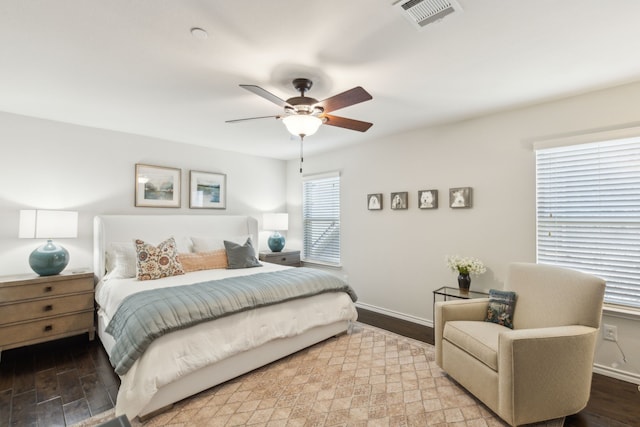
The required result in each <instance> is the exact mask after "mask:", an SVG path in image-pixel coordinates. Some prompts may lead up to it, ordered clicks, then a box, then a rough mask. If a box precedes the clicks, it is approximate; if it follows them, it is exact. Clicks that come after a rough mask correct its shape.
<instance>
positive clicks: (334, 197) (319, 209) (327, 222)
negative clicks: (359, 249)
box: [302, 173, 340, 265]
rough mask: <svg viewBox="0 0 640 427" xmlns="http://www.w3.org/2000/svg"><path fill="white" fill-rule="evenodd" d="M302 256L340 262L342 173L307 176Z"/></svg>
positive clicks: (313, 259)
mask: <svg viewBox="0 0 640 427" xmlns="http://www.w3.org/2000/svg"><path fill="white" fill-rule="evenodd" d="M302 186H303V187H302V188H303V190H302V191H303V197H302V219H303V233H304V235H303V245H304V251H303V259H304V260H305V261H311V262H319V263H323V264H330V265H340V175H339V174H337V173H335V174H328V175H322V176H316V177H313V176H311V177H306V178H304V181H303V184H302Z"/></svg>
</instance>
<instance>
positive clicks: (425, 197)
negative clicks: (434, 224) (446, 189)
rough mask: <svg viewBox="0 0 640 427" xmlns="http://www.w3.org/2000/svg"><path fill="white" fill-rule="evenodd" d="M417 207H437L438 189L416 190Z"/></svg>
mask: <svg viewBox="0 0 640 427" xmlns="http://www.w3.org/2000/svg"><path fill="white" fill-rule="evenodd" d="M418 207H419V208H420V209H437V208H438V190H420V191H418Z"/></svg>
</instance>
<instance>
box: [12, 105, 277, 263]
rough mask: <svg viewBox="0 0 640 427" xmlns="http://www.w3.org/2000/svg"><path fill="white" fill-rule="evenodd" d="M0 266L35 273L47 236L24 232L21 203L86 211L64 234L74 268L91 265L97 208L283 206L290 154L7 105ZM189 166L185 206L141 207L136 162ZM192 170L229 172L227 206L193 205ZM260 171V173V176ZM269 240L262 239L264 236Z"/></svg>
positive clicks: (230, 210)
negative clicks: (254, 151)
mask: <svg viewBox="0 0 640 427" xmlns="http://www.w3.org/2000/svg"><path fill="white" fill-rule="evenodd" d="M0 146H1V155H0V185H1V186H0V274H1V275H7V274H19V273H31V272H32V271H31V269H30V268H29V264H28V257H29V254H30V253H31V251H32V250H33V249H35V248H36V247H37V246H39V245H41V244H42V243H43V242H41V241H37V240H31V239H18V238H17V236H18V216H19V212H18V211H19V210H20V209H34V208H38V209H69V210H77V211H78V212H79V230H78V239H64V240H60V242H59V243H60V244H62V245H63V246H64V247H65V248H67V249H68V250H69V254H70V263H69V266H68V267H67V268H68V269H72V268H80V267H88V268H90V267H91V265H92V238H93V234H92V233H93V228H92V227H93V225H92V221H93V217H94V216H95V215H97V214H176V213H181V214H194V215H205V214H209V215H211V214H213V215H221V214H222V215H223V214H242V215H245V214H248V215H255V216H256V217H258V218H259V219H260V213H261V212H263V211H284V210H285V207H286V200H285V180H286V173H285V162H284V161H280V160H273V159H266V158H261V157H254V156H247V155H242V154H236V153H231V152H227V151H220V150H213V149H207V148H204V147H198V146H194V145H187V144H180V143H176V142H171V141H165V140H159V139H154V138H147V137H142V136H137V135H130V134H124V133H118V132H112V131H107V130H101V129H94V128H88V127H82V126H75V125H70V124H64V123H58V122H52V121H47V120H40V119H34V118H29V117H24V116H18V115H13V114H7V113H0ZM136 163H145V164H151V165H158V166H168V167H174V168H180V169H182V179H181V180H182V185H181V188H182V200H181V207H180V208H140V207H134V174H135V164H136ZM189 170H197V171H206V172H217V173H225V174H227V209H225V210H218V209H215V210H212V209H189V201H188V185H189ZM258 177H259V179H258ZM261 243H262V242H261Z"/></svg>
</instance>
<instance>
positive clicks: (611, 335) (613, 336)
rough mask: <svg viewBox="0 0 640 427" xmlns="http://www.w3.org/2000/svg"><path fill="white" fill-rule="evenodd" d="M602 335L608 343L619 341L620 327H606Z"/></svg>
mask: <svg viewBox="0 0 640 427" xmlns="http://www.w3.org/2000/svg"><path fill="white" fill-rule="evenodd" d="M602 333H603V334H604V337H603V338H604V339H605V340H607V341H618V327H617V326H615V325H604V327H603V331H602Z"/></svg>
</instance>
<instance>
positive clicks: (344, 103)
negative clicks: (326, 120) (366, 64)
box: [317, 86, 373, 113]
mask: <svg viewBox="0 0 640 427" xmlns="http://www.w3.org/2000/svg"><path fill="white" fill-rule="evenodd" d="M370 99H373V97H372V96H371V95H370V94H369V92H367V91H366V90H364V89H363V88H362V87H360V86H357V87H354V88H353V89H349V90H348V91H346V92H342V93H339V94H337V95H334V96H332V97H330V98H327V99H325V100H323V101H320V102H318V104H317V105H320V106H321V107H323V108H324V112H325V113H330V112H332V111H336V110H339V109H340V108H344V107H348V106H350V105H354V104H359V103H361V102H364V101H368V100H370Z"/></svg>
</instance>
